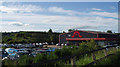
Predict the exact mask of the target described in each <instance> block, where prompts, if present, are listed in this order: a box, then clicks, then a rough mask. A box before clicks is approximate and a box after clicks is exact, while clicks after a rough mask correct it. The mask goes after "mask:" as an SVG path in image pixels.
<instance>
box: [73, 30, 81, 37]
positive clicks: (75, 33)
mask: <svg viewBox="0 0 120 67" xmlns="http://www.w3.org/2000/svg"><path fill="white" fill-rule="evenodd" d="M75 36H79V37H80V38H81V37H82V36H81V35H80V33H79V32H78V31H75V32H74V33H73V36H72V38H74V37H75Z"/></svg>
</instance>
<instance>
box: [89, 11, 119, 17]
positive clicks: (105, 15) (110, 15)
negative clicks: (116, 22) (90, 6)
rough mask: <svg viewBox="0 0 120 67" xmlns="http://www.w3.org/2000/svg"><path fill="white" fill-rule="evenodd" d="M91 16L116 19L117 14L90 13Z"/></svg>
mask: <svg viewBox="0 0 120 67" xmlns="http://www.w3.org/2000/svg"><path fill="white" fill-rule="evenodd" d="M90 14H91V15H98V16H104V17H114V18H118V14H117V13H110V12H90Z"/></svg>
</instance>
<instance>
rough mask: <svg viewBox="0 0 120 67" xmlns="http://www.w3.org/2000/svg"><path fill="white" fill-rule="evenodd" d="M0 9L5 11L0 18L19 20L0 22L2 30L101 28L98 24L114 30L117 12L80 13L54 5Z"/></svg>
mask: <svg viewBox="0 0 120 67" xmlns="http://www.w3.org/2000/svg"><path fill="white" fill-rule="evenodd" d="M0 10H1V11H3V12H7V13H3V14H2V15H3V16H2V18H0V19H5V20H7V19H8V20H16V21H19V22H16V21H15V22H9V23H6V24H3V23H2V24H0V25H1V26H2V27H3V28H4V26H6V27H5V29H4V30H7V31H9V30H10V29H12V30H48V29H49V28H52V29H53V30H56V31H62V30H68V29H70V28H79V29H94V30H96V29H100V30H103V28H99V26H103V27H106V28H105V29H106V30H107V27H108V28H110V29H112V30H116V29H117V25H118V24H117V22H118V21H117V19H114V18H117V13H110V12H97V11H94V12H84V13H81V12H78V11H74V10H67V9H64V8H62V7H56V6H55V7H48V8H41V7H37V6H33V5H28V6H27V5H19V6H0ZM26 12H27V14H26ZM34 12H47V13H52V15H47V14H41V13H40V14H38V13H34ZM54 13H55V14H54ZM56 13H57V15H56ZM59 14H62V15H59ZM63 14H64V15H63ZM81 15H82V16H81ZM86 15H87V16H86ZM105 17H109V18H105ZM8 24H9V25H8ZM29 24H30V25H29ZM11 25H14V26H11ZM7 26H10V27H7ZM23 26H24V27H25V28H24V27H23Z"/></svg>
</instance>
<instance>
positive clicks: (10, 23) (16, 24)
mask: <svg viewBox="0 0 120 67" xmlns="http://www.w3.org/2000/svg"><path fill="white" fill-rule="evenodd" d="M8 24H9V25H15V26H29V24H23V23H21V22H8Z"/></svg>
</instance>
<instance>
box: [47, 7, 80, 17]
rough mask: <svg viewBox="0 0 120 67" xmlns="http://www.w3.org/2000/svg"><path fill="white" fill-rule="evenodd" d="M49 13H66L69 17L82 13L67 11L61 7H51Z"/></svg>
mask: <svg viewBox="0 0 120 67" xmlns="http://www.w3.org/2000/svg"><path fill="white" fill-rule="evenodd" d="M48 11H50V12H57V13H65V14H68V15H74V14H81V13H80V12H77V11H73V10H65V9H63V8H61V7H49V8H48Z"/></svg>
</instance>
